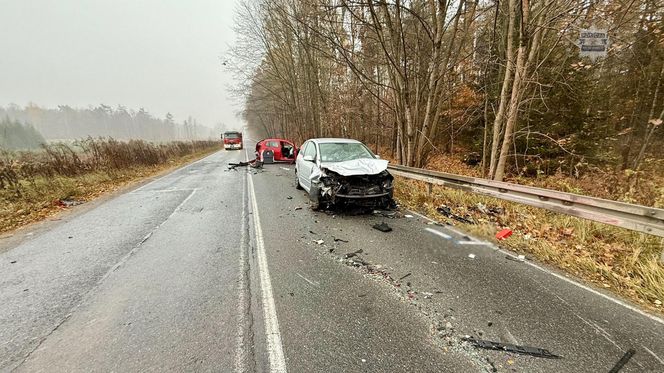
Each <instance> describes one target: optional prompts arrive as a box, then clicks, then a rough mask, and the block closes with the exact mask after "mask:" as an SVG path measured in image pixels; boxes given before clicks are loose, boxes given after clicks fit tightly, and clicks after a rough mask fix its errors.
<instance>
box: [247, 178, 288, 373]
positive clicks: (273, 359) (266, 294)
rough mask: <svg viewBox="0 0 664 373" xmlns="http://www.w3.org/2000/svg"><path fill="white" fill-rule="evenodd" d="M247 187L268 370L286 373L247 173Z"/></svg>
mask: <svg viewBox="0 0 664 373" xmlns="http://www.w3.org/2000/svg"><path fill="white" fill-rule="evenodd" d="M247 177H248V180H249V189H250V190H251V193H250V195H251V211H252V213H253V216H254V235H255V236H256V256H257V259H258V274H259V278H260V282H261V295H262V302H261V303H262V305H263V319H264V320H265V335H266V337H267V352H268V359H269V362H270V372H277V373H279V372H283V373H286V371H287V370H286V359H285V358H284V351H283V347H282V345H281V333H280V332H279V320H278V319H277V308H276V306H275V304H274V296H273V295H272V282H271V281H270V271H269V269H268V265H267V258H266V254H265V245H264V242H263V231H262V229H261V222H260V216H259V213H258V202H257V201H256V191H255V189H254V181H253V177H252V176H251V175H250V174H249V175H247Z"/></svg>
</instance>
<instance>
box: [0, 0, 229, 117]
mask: <svg viewBox="0 0 664 373" xmlns="http://www.w3.org/2000/svg"><path fill="white" fill-rule="evenodd" d="M235 3H236V0H52V1H49V0H0V25H1V26H0V27H1V28H2V32H0V105H2V106H5V105H7V104H9V103H16V104H19V105H22V106H23V105H26V104H27V103H28V102H34V103H36V104H38V105H40V106H47V107H55V106H56V105H59V104H66V105H70V106H76V107H87V106H89V105H97V104H100V103H104V104H107V105H111V106H116V105H118V104H121V105H125V106H127V107H129V108H133V109H137V108H139V107H144V108H145V109H146V110H148V111H149V112H150V113H152V114H153V115H155V116H159V117H164V116H165V114H166V113H167V112H169V111H170V112H171V113H172V114H173V115H174V116H175V119H176V120H178V121H181V120H183V119H186V117H187V116H188V115H191V116H193V117H195V118H197V119H198V121H199V122H201V123H202V124H205V125H208V126H210V127H211V126H213V125H214V124H216V123H218V122H224V123H225V124H226V125H227V126H228V127H229V128H233V127H235V126H236V125H237V127H239V119H237V118H236V117H235V112H236V111H237V110H238V108H237V107H236V106H234V103H233V102H232V100H231V99H230V98H229V97H228V93H227V91H226V88H227V86H228V85H229V84H231V83H232V79H231V77H230V75H229V74H228V73H227V72H225V71H224V70H223V69H222V66H221V62H220V58H223V56H224V54H225V53H227V51H228V48H229V46H230V45H231V44H232V43H233V41H234V34H233V31H232V26H233V13H234V9H235Z"/></svg>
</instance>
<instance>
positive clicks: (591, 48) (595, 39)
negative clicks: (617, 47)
mask: <svg viewBox="0 0 664 373" xmlns="http://www.w3.org/2000/svg"><path fill="white" fill-rule="evenodd" d="M608 49H609V34H608V30H598V29H595V28H590V29H581V32H580V34H579V53H580V55H581V57H590V59H591V60H593V61H594V60H595V59H596V58H597V57H606V52H607V50H608Z"/></svg>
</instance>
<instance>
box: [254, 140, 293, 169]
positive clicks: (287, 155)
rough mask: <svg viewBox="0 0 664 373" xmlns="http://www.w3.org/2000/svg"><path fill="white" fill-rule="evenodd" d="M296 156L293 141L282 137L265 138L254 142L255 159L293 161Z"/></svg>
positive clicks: (272, 161)
mask: <svg viewBox="0 0 664 373" xmlns="http://www.w3.org/2000/svg"><path fill="white" fill-rule="evenodd" d="M296 157H297V147H296V146H295V143H293V142H292V141H289V140H284V139H265V140H261V141H259V142H258V143H257V144H256V159H258V160H259V161H261V162H263V163H274V162H288V163H294V162H295V158H296Z"/></svg>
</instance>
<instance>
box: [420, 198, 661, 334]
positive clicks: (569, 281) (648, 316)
mask: <svg viewBox="0 0 664 373" xmlns="http://www.w3.org/2000/svg"><path fill="white" fill-rule="evenodd" d="M411 213H412V214H414V215H417V216H420V217H422V218H423V219H425V220H429V221H431V222H435V221H434V220H433V219H431V218H429V217H427V216H424V215H422V214H419V213H417V212H415V211H411ZM446 228H447V229H450V230H452V231H455V232H457V231H456V230H453V229H452V228H449V227H446ZM457 233H458V232H457ZM465 236H467V237H469V238H470V239H471V240H474V238H473V237H471V236H469V235H465ZM491 246H492V247H493V248H494V249H495V250H496V251H499V252H501V253H503V254H505V255H508V256H510V257H512V258H513V259H516V260H519V257H518V255H514V254H512V253H511V252H509V251H506V250H503V249H501V248H500V247H498V246H495V245H491ZM523 263H526V264H528V265H529V266H531V267H533V268H536V269H538V270H540V271H542V272H544V273H548V274H550V275H551V276H554V277H557V278H558V279H560V280H563V281H565V282H567V283H569V284H571V285H574V286H576V287H579V288H581V289H583V290H586V291H588V292H590V293H593V294H595V295H597V296H600V297H602V298H604V299H606V300H608V301H610V302H613V303H615V304H617V305H620V306H623V307H625V308H627V309H628V310H630V311H633V312H636V313H638V314H639V315H641V316H645V317H647V318H648V319H650V320H652V321H655V322H657V323H659V324H662V325H664V319H662V318H659V317H657V316H655V315H651V314H649V313H647V312H645V311H642V310H640V309H638V308H636V307H634V306H632V305H630V304H627V303H625V302H623V301H621V300H619V299H616V298H613V297H612V296H610V295H606V294H604V293H601V292H599V291H597V290H595V289H592V288H590V287H588V286H586V285H583V284H581V283H579V282H576V281H574V280H572V279H569V278H567V277H565V276H562V275H559V274H557V273H555V272H553V271H550V270H548V269H546V268H543V267H540V266H539V265H537V264H535V263H532V262H529V261H523Z"/></svg>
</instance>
